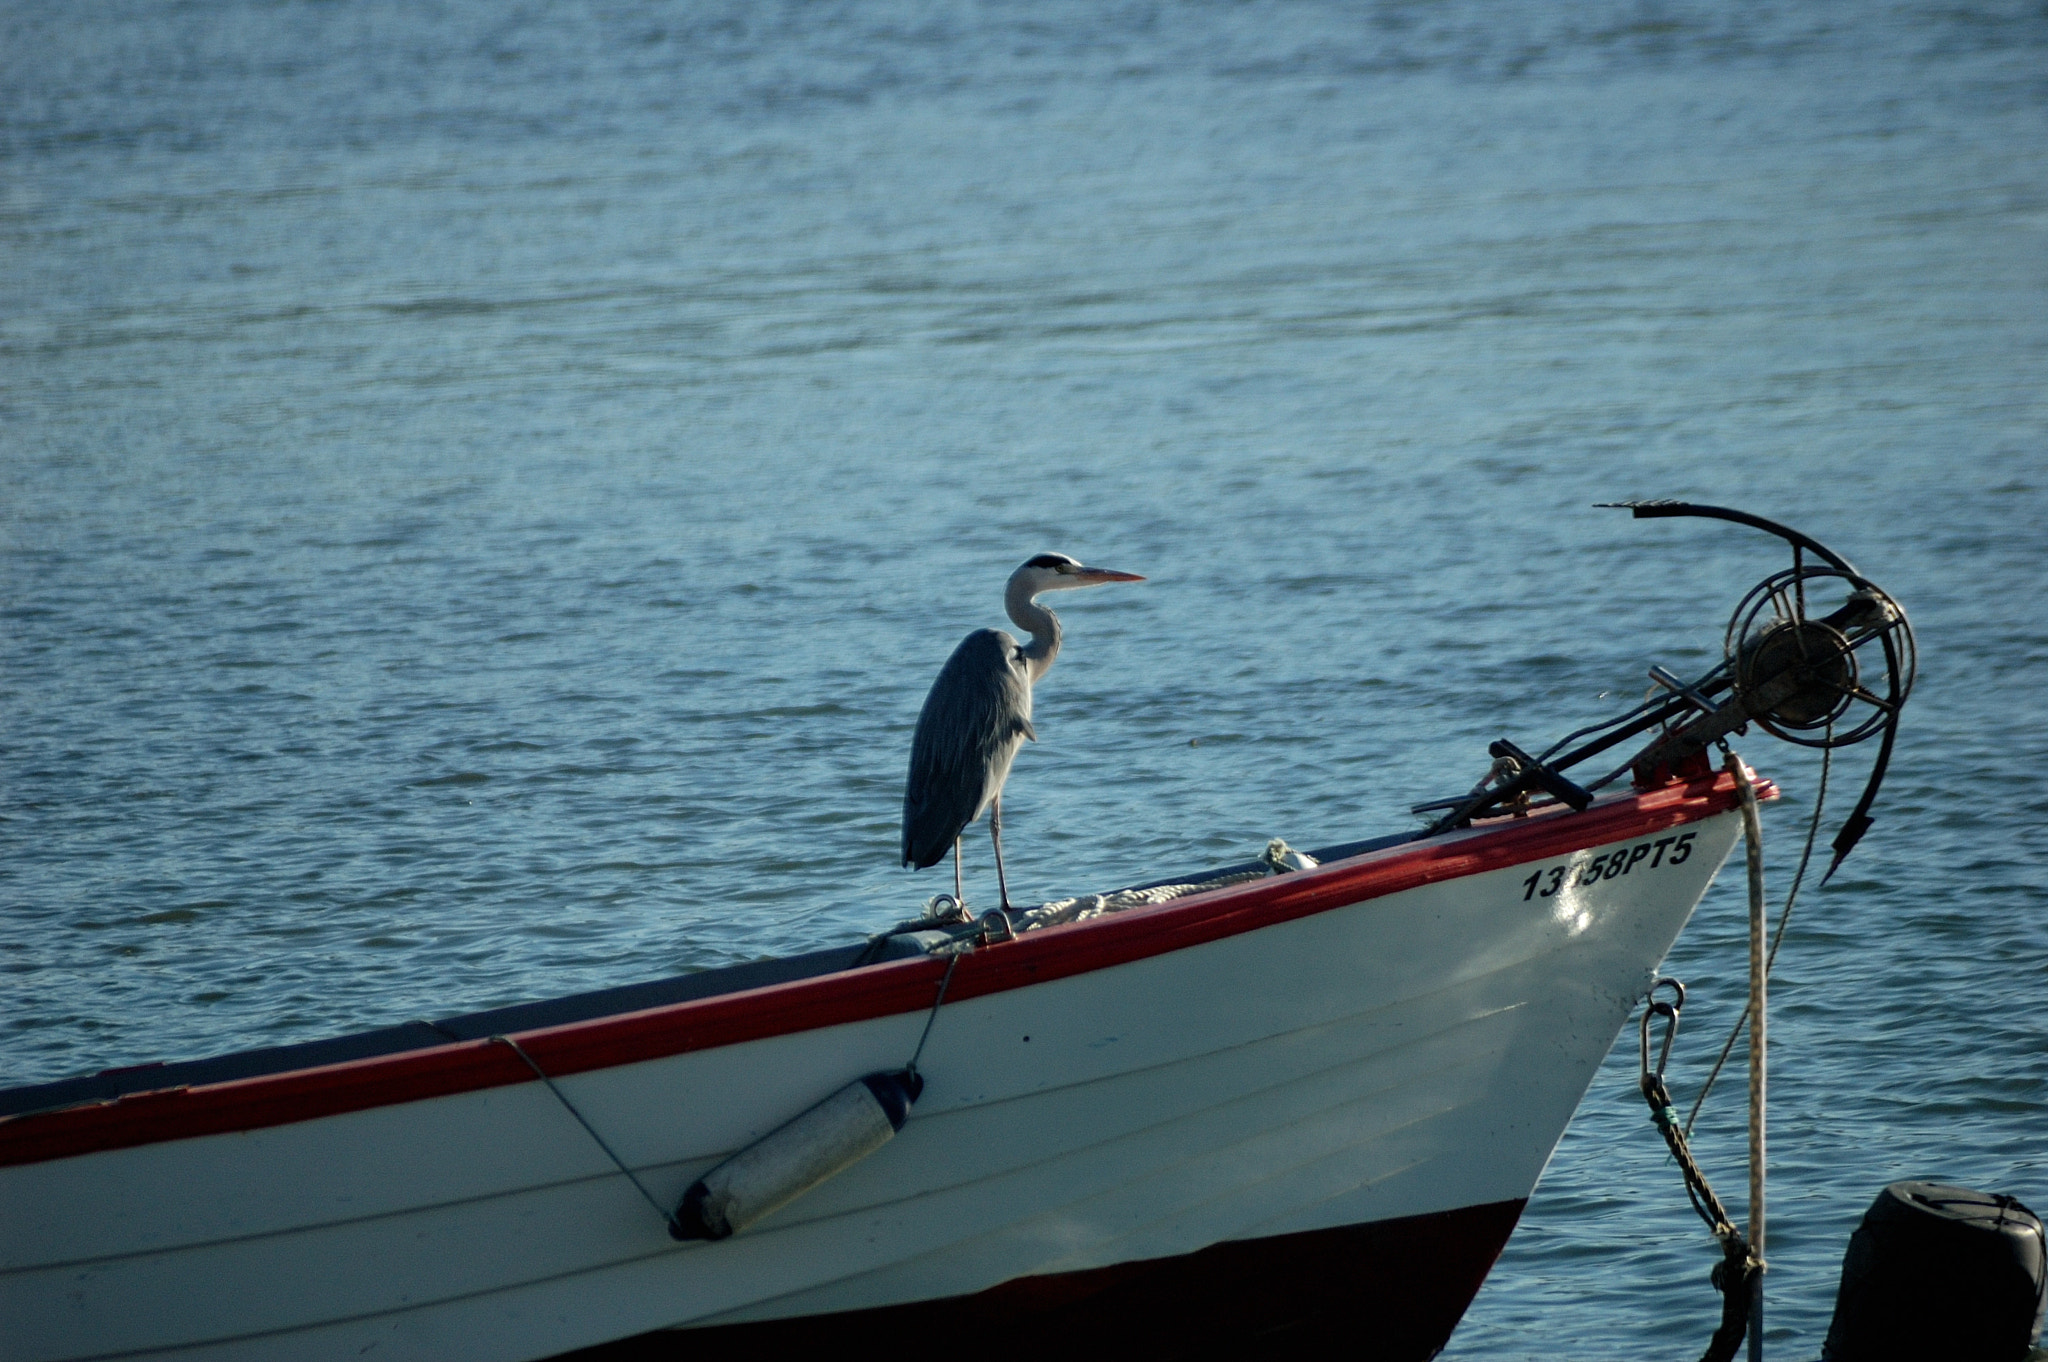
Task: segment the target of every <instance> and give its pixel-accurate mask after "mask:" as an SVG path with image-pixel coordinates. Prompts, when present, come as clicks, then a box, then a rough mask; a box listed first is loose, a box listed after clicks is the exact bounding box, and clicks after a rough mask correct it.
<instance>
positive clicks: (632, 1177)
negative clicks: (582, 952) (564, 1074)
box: [490, 1036, 680, 1237]
mask: <svg viewBox="0 0 2048 1362" xmlns="http://www.w3.org/2000/svg"><path fill="white" fill-rule="evenodd" d="M490 1039H491V1040H493V1041H496V1042H498V1043H499V1044H502V1045H507V1046H510V1047H511V1050H512V1053H513V1054H515V1055H518V1056H519V1057H520V1058H521V1059H523V1060H525V1061H526V1067H527V1068H529V1069H531V1070H533V1075H534V1077H536V1078H538V1079H539V1080H540V1081H541V1082H543V1083H545V1084H547V1085H548V1091H549V1092H551V1093H553V1094H554V1095H555V1100H556V1101H557V1102H560V1103H561V1104H562V1109H563V1110H564V1111H566V1112H568V1113H569V1114H570V1115H571V1116H574V1117H575V1118H576V1124H577V1125H579V1126H582V1127H583V1129H584V1131H585V1132H586V1133H587V1134H589V1136H590V1138H591V1139H593V1140H595V1141H597V1147H598V1148H599V1149H602V1150H603V1151H604V1152H605V1157H606V1158H608V1159H610V1160H611V1161H612V1163H613V1164H615V1165H616V1166H617V1167H618V1170H619V1171H620V1172H621V1173H624V1174H625V1175H626V1181H628V1182H630V1183H632V1184H633V1186H634V1188H635V1189H637V1190H638V1191H639V1193H640V1195H641V1196H642V1197H645V1198H646V1200H647V1204H648V1205H650V1206H652V1207H653V1208H654V1213H655V1214H656V1215H658V1216H660V1217H661V1223H662V1224H664V1225H666V1226H668V1228H669V1231H670V1233H671V1234H674V1233H675V1231H676V1228H677V1226H676V1218H675V1216H673V1215H671V1214H670V1213H669V1212H668V1211H666V1210H664V1209H663V1208H662V1205H661V1203H660V1202H659V1201H656V1200H655V1199H654V1193H652V1192H650V1191H648V1190H647V1184H645V1183H643V1182H642V1181H640V1179H639V1177H638V1176H637V1175H636V1174H635V1173H634V1172H633V1170H632V1169H630V1168H628V1167H626V1161H625V1160H624V1159H621V1158H620V1157H619V1156H618V1155H617V1154H616V1153H614V1152H613V1150H612V1147H611V1146H610V1145H608V1144H606V1143H605V1139H604V1136H602V1135H600V1134H598V1133H597V1127H596V1126H593V1125H592V1124H590V1122H588V1121H586V1120H585V1119H583V1113H582V1112H580V1111H578V1110H576V1105H575V1103H573V1102H571V1101H570V1100H569V1099H568V1097H567V1096H566V1095H564V1094H563V1092H562V1090H561V1089H560V1088H558V1087H556V1086H555V1080H554V1079H552V1078H549V1077H548V1075H547V1070H545V1069H543V1068H541V1067H540V1065H538V1064H536V1063H534V1062H533V1056H532V1055H529V1054H528V1053H526V1048H525V1047H524V1046H522V1045H521V1044H520V1043H519V1042H518V1041H516V1040H514V1039H512V1037H510V1036H492V1037H490ZM678 1237H680V1236H678Z"/></svg>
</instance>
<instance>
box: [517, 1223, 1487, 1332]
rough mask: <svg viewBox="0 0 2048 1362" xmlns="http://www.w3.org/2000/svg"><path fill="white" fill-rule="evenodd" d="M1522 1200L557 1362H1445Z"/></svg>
mask: <svg viewBox="0 0 2048 1362" xmlns="http://www.w3.org/2000/svg"><path fill="white" fill-rule="evenodd" d="M1524 1204H1525V1203H1524V1202H1522V1201H1500V1202H1495V1203H1493V1204H1492V1205H1487V1206H1468V1207H1465V1208H1463V1209H1461V1210H1456V1211H1444V1212H1440V1213H1438V1214H1436V1215H1418V1216H1409V1217H1407V1218H1404V1219H1400V1220H1385V1221H1380V1222H1378V1223H1376V1224H1370V1225H1343V1226H1339V1227H1337V1228H1335V1229H1327V1230H1310V1231H1307V1232H1306V1233H1302V1234H1285V1235H1279V1236H1277V1237H1274V1238H1270V1239H1242V1240H1235V1241H1232V1242H1229V1243H1222V1244H1213V1245H1211V1246H1210V1247H1208V1248H1205V1249H1202V1250H1201V1251H1200V1252H1197V1253H1189V1254H1184V1255H1181V1256H1179V1257H1175V1258H1155V1259H1151V1260H1149V1261H1146V1262H1140V1263H1118V1264H1116V1265H1114V1266H1111V1267H1102V1268H1095V1269H1092V1270H1090V1271H1087V1272H1066V1273H1054V1274H1049V1275H1045V1276H1037V1277H1020V1278H1017V1279H1016V1280H1014V1281H1008V1282H1004V1283H1003V1284H1002V1285H1000V1286H996V1287H991V1288H990V1289H988V1290H987V1291H982V1292H978V1293H976V1294H975V1295H972V1296H953V1297H949V1298H947V1299H944V1300H936V1301H920V1302H918V1303H916V1304H913V1305H892V1306H885V1307H882V1308H879V1309H874V1310H852V1311H846V1312H844V1313H840V1314H830V1315H809V1316H805V1317H804V1318H801V1319H784V1320H770V1321H766V1322H764V1323H758V1324H727V1325H719V1326H715V1327H711V1328H703V1329H677V1330H664V1331H660V1332H657V1333H651V1334H641V1335H639V1336H638V1337H635V1338H628V1339H622V1340H620V1341H619V1342H617V1343H610V1344H606V1345H604V1346H602V1347H597V1348H585V1349H582V1350H580V1351H577V1352H572V1353H563V1354H561V1355H560V1356H559V1357H558V1358H556V1359H555V1360H554V1362H670V1359H674V1362H684V1360H685V1359H688V1362H698V1360H699V1359H702V1358H705V1357H723V1356H769V1357H776V1356H798V1355H801V1354H803V1353H808V1352H809V1351H810V1350H811V1349H833V1350H838V1349H844V1348H845V1347H846V1346H847V1345H848V1344H849V1343H850V1342H852V1341H854V1340H862V1339H865V1340H867V1341H869V1342H870V1343H871V1344H872V1345H873V1346H875V1347H878V1348H881V1349H884V1350H885V1351H887V1352H889V1353H890V1354H892V1355H895V1356H905V1357H917V1356H921V1355H924V1354H925V1353H926V1351H927V1350H929V1351H931V1352H938V1351H940V1350H941V1349H943V1350H945V1351H947V1352H952V1351H954V1350H956V1349H962V1348H965V1349H967V1350H969V1351H971V1352H973V1353H974V1354H975V1355H977V1356H983V1357H1012V1356H1023V1355H1025V1354H1031V1355H1035V1356H1040V1357H1044V1356H1057V1355H1063V1354H1065V1355H1071V1354H1073V1353H1075V1352H1076V1351H1077V1350H1079V1349H1080V1348H1081V1347H1082V1345H1083V1344H1085V1345H1086V1350H1087V1351H1088V1352H1090V1353H1097V1352H1108V1351H1110V1350H1117V1351H1126V1350H1128V1351H1130V1352H1131V1353H1132V1355H1134V1356H1141V1357H1196V1356H1213V1355H1215V1354H1217V1353H1218V1352H1220V1351H1234V1352H1249V1353H1251V1354H1253V1355H1259V1354H1262V1353H1266V1352H1268V1351H1271V1352H1273V1353H1284V1354H1285V1355H1286V1356H1287V1357H1289V1358H1312V1357H1336V1356H1343V1357H1347V1358H1360V1359H1365V1358H1369V1359H1373V1360H1374V1362H1380V1360H1381V1359H1384V1360H1385V1362H1407V1359H1418V1362H1419V1359H1424V1358H1429V1357H1434V1356H1435V1355H1436V1354H1437V1353H1438V1352H1439V1351H1440V1350H1441V1349H1442V1348H1443V1346H1444V1344H1445V1343H1446V1342H1447V1341H1449V1339H1450V1336H1451V1331H1452V1330H1453V1329H1455V1328H1456V1327H1457V1324H1458V1320H1459V1318H1460V1317H1461V1316H1463V1315H1464V1313H1465V1307H1466V1306H1467V1305H1469V1304H1471V1302H1472V1298H1473V1297H1474V1296H1475V1295H1477V1294H1478V1293H1479V1287H1480V1284H1481V1283H1482V1282H1483V1281H1485V1279H1486V1274H1487V1272H1488V1271H1489V1270H1490V1269H1491V1268H1492V1267H1493V1263H1494V1260H1495V1259H1496V1258H1498V1257H1499V1256H1500V1251H1501V1249H1502V1248H1503V1247H1505V1246H1506V1244H1507V1241H1508V1236H1509V1235H1510V1234H1512V1233H1513V1232H1514V1228H1515V1222H1516V1221H1517V1220H1518V1219H1519V1218H1520V1217H1521V1214H1522V1207H1523V1205H1524Z"/></svg>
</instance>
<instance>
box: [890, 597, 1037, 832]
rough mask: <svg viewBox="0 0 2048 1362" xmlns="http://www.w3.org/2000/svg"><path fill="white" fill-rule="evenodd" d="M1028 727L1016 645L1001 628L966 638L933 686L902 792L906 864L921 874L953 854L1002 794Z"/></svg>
mask: <svg viewBox="0 0 2048 1362" xmlns="http://www.w3.org/2000/svg"><path fill="white" fill-rule="evenodd" d="M1037 736H1038V734H1037V733H1036V732H1034V731H1033V730H1032V727H1031V684H1030V682H1029V680H1027V679H1026V676H1025V673H1024V669H1023V667H1022V666H1021V665H1020V664H1019V663H1018V661H1017V640H1016V639H1014V638H1012V637H1010V636H1009V635H1008V634H1006V633H1004V632H1003V631H1002V630H1000V629H977V630H975V631H974V632H973V633H971V634H969V635H968V636H967V637H966V638H965V639H964V640H963V641H962V642H961V644H960V646H959V647H958V648H955V649H954V650H953V655H952V656H951V657H950V658H947V659H946V665H945V666H944V667H943V668H941V669H940V671H939V679H938V680H936V681H934V682H932V689H931V694H929V695H927V696H925V699H924V711H923V712H922V713H921V714H919V715H918V716H917V735H916V736H915V737H914V738H912V739H911V741H910V777H909V779H908V780H907V781H906V782H905V784H904V787H903V863H904V864H905V865H914V866H916V867H917V868H918V869H920V870H922V869H923V868H924V867H926V866H928V865H933V864H935V863H937V862H938V861H939V860H940V859H941V858H943V857H944V856H945V854H946V853H947V852H948V851H949V850H951V849H952V846H953V840H954V839H955V838H957V837H958V836H959V835H960V831H961V829H962V828H965V827H966V826H967V825H968V824H969V823H971V822H973V821H974V818H975V815H977V814H979V813H980V812H981V811H982V809H983V807H984V806H986V805H987V803H988V801H989V799H990V798H991V797H993V796H994V795H995V794H996V793H997V792H998V791H999V790H1001V789H1002V783H1003V777H1004V776H1005V775H1007V774H1008V773H1009V769H1010V761H1011V759H1012V758H1013V757H1015V756H1016V754H1017V748H1018V747H1019V746H1020V745H1021V744H1022V743H1023V741H1024V739H1026V738H1034V739H1035V738H1036V737H1037Z"/></svg>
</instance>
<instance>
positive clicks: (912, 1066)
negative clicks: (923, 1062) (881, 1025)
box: [903, 951, 967, 1074]
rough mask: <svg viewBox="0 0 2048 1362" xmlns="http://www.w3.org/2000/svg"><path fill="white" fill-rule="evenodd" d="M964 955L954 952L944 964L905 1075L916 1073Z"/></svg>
mask: <svg viewBox="0 0 2048 1362" xmlns="http://www.w3.org/2000/svg"><path fill="white" fill-rule="evenodd" d="M965 954H967V952H966V951H955V952H954V953H953V958H952V959H951V960H948V961H947V962H946V975H945V977H944V978H943V979H941V980H939V996H938V997H936V998H934V999H932V1010H931V1011H930V1012H929V1013H928V1014H927V1015H926V1016H925V1019H924V1033H923V1034H922V1035H920V1036H919V1037H918V1038H917V1048H916V1049H915V1050H912V1051H911V1052H910V1062H909V1063H908V1064H906V1065H904V1066H903V1071H904V1072H905V1073H909V1074H915V1073H916V1072H917V1061H918V1060H919V1059H920V1058H922V1057H923V1055H924V1043H925V1042H926V1041H928V1040H930V1039H931V1038H932V1023H933V1022H935V1021H937V1020H938V1019H939V1008H940V1007H941V1006H942V1005H943V1004H944V1003H945V1001H946V990H947V989H948V988H950V987H952V984H953V971H954V970H956V969H958V968H959V967H960V957H961V956H963V955H965Z"/></svg>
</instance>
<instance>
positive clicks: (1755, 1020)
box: [1726, 748, 1771, 1362]
mask: <svg viewBox="0 0 2048 1362" xmlns="http://www.w3.org/2000/svg"><path fill="white" fill-rule="evenodd" d="M1726 765H1727V768H1728V772H1729V774H1730V775H1732V776H1734V777H1735V788H1736V789H1737V790H1738V791H1740V792H1741V795H1742V837H1743V841H1744V842H1746V843H1747V844H1748V846H1747V856H1746V858H1745V859H1746V860H1747V861H1748V863H1749V1235H1748V1238H1749V1256H1750V1259H1751V1260H1752V1261H1754V1262H1755V1264H1756V1266H1755V1269H1754V1270H1753V1271H1750V1272H1749V1273H1747V1274H1746V1275H1747V1277H1748V1285H1749V1359H1750V1362H1763V1356H1764V1278H1763V1274H1764V1272H1765V1271H1766V1270H1767V1269H1766V1260H1765V1258H1764V1251H1765V1250H1764V1181H1765V1179H1764V1167H1765V1163H1764V1157H1765V1152H1764V1151H1765V1144H1764V1136H1765V1129H1764V1124H1765V1116H1766V1114H1767V1112H1768V1111H1769V1102H1768V1100H1767V1096H1766V1092H1765V1084H1766V1082H1767V1081H1768V1078H1769V1074H1768V1067H1767V1058H1768V1055H1769V1051H1768V1049H1767V1033H1766V1027H1767V1025H1768V1023H1769V1021H1770V1015H1771V1009H1770V1003H1769V993H1768V990H1769V987H1770V969H1769V966H1768V964H1767V960H1768V955H1769V952H1768V950H1767V948H1766V947H1765V944H1764V924H1765V922H1766V921H1767V918H1766V916H1765V911H1764V825H1763V816H1762V815H1761V814H1760V813H1759V812H1758V811H1757V804H1756V786H1755V785H1754V784H1752V783H1751V782H1750V779H1749V768H1748V767H1746V766H1744V765H1743V763H1742V758H1741V757H1739V756H1737V755H1736V754H1735V751H1734V749H1732V748H1730V749H1729V750H1728V758H1727V762H1726Z"/></svg>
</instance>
